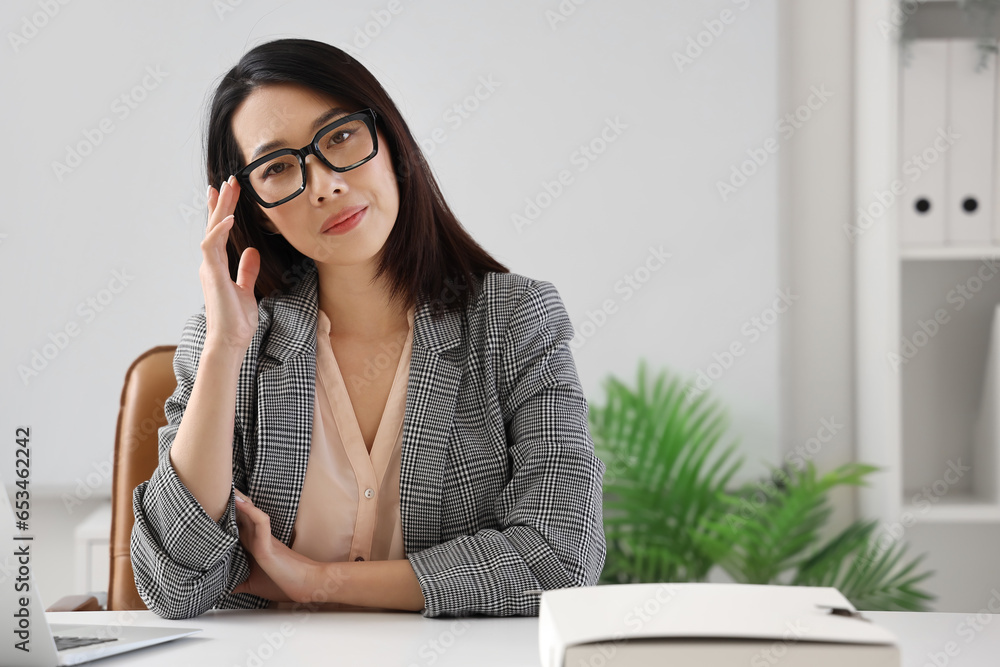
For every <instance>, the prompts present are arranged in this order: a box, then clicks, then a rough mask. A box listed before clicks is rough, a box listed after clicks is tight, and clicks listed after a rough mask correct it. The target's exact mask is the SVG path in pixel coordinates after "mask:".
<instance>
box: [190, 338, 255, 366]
mask: <svg viewBox="0 0 1000 667" xmlns="http://www.w3.org/2000/svg"><path fill="white" fill-rule="evenodd" d="M246 353H247V348H242V349H241V348H239V347H233V346H232V345H227V344H225V343H221V342H219V341H216V340H212V339H206V340H205V345H204V346H203V347H202V351H201V358H202V361H208V362H210V363H213V364H220V365H223V366H225V367H227V368H231V369H232V368H235V369H239V367H240V366H241V365H242V364H243V357H245V356H246Z"/></svg>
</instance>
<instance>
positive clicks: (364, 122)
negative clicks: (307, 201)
mask: <svg viewBox="0 0 1000 667" xmlns="http://www.w3.org/2000/svg"><path fill="white" fill-rule="evenodd" d="M375 116H376V114H375V111H374V110H373V109H362V110H361V111H356V112H354V113H351V114H348V115H347V116H343V117H341V118H338V119H337V120H335V121H333V122H332V123H330V124H329V125H327V126H326V127H323V128H322V129H320V131H319V132H317V133H316V136H315V137H313V140H312V142H310V144H309V145H308V146H303V147H302V148H300V149H298V150H295V149H294V148H282V149H281V150H277V151H274V152H273V153H268V154H267V155H265V156H263V157H260V158H257V159H256V160H254V161H253V162H251V163H250V164H248V165H247V166H245V167H244V168H243V169H240V170H239V171H237V172H236V180H237V181H238V182H239V184H240V186H241V187H243V188H245V189H246V191H247V192H249V193H250V196H251V197H253V199H254V200H255V201H256V202H257V203H258V204H260V205H261V206H263V207H265V208H273V207H275V206H278V205H279V204H284V203H285V202H286V201H288V200H289V199H294V198H295V197H297V196H298V195H300V194H302V192H303V191H304V190H305V189H306V156H307V155H310V154H311V155H315V156H316V157H317V158H318V159H319V160H320V161H321V162H322V163H323V164H325V165H326V166H327V167H329V168H330V169H333V170H334V171H337V172H345V171H350V170H351V169H354V168H355V167H360V166H361V165H363V164H364V163H365V162H368V160H371V159H372V158H373V157H375V155H376V154H377V153H378V133H377V132H376V131H375Z"/></svg>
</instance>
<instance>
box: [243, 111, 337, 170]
mask: <svg viewBox="0 0 1000 667" xmlns="http://www.w3.org/2000/svg"><path fill="white" fill-rule="evenodd" d="M346 113H348V112H347V110H346V109H341V108H340V107H334V108H332V109H330V110H329V111H327V112H325V113H323V114H322V115H320V117H319V118H317V119H316V120H314V121H313V124H312V131H313V132H318V131H319V128H321V127H323V126H324V125H326V123H327V122H328V121H330V120H332V119H333V118H334V117H336V116H339V115H341V114H346ZM287 143H288V142H287V141H284V140H283V139H275V140H274V141H268V142H267V143H265V144H261V145H260V146H258V147H257V148H256V149H255V150H254V152H253V155H251V156H250V160H249V161H248V164H249V163H250V162H253V161H254V160H256V159H257V158H258V157H259V156H261V155H263V154H264V153H266V152H268V151H271V150H274V149H276V148H281V147H282V146H284V145H285V144H287Z"/></svg>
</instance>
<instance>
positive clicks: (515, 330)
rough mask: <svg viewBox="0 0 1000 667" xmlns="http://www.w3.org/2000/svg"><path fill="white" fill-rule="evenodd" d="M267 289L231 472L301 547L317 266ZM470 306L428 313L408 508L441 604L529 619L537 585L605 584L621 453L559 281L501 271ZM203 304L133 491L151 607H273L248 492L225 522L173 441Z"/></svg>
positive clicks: (421, 318)
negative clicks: (275, 291)
mask: <svg viewBox="0 0 1000 667" xmlns="http://www.w3.org/2000/svg"><path fill="white" fill-rule="evenodd" d="M305 266H306V267H307V270H306V272H305V273H304V274H302V276H301V278H300V279H298V282H297V283H296V284H295V285H293V287H292V288H291V289H289V290H287V291H286V293H285V294H283V295H279V296H273V297H266V298H263V299H261V301H260V303H259V311H258V314H259V319H258V326H257V332H256V334H255V335H254V337H253V340H252V341H251V343H250V347H249V348H248V350H247V353H246V356H245V357H244V359H243V363H242V366H241V368H240V372H239V380H238V387H237V393H236V416H235V424H234V429H233V485H234V486H235V487H237V488H239V489H240V490H241V491H245V493H246V494H247V495H248V496H249V497H250V498H251V499H252V500H253V502H254V504H255V505H256V506H257V507H259V508H261V509H262V510H264V511H265V512H267V514H268V515H269V516H270V519H271V531H272V533H273V534H274V536H275V537H276V538H278V539H279V540H281V541H282V542H283V543H285V544H286V545H288V544H290V537H291V532H292V527H293V525H294V523H295V514H296V509H297V507H298V502H299V493H300V491H301V488H302V482H303V480H304V478H305V473H306V466H307V463H308V460H309V447H310V442H311V439H312V420H313V414H312V413H313V404H314V398H315V395H314V392H315V390H316V322H317V312H318V294H319V292H318V281H317V278H318V274H317V271H316V267H315V264H314V263H313V262H312V261H311V260H306V263H305ZM475 288H476V289H475V290H474V292H473V298H471V299H470V304H469V307H468V308H467V309H465V310H464V311H456V310H451V311H448V312H447V313H446V314H445V315H443V316H442V317H440V318H434V317H432V314H431V311H430V303H429V302H424V303H422V304H419V305H418V307H417V308H416V310H415V313H414V320H413V345H412V356H411V362H410V374H409V380H408V384H407V393H406V407H405V413H404V419H403V439H402V452H401V464H400V466H401V467H400V483H399V484H400V488H399V495H400V514H401V516H400V518H401V523H402V532H403V541H404V548H405V552H406V557H407V559H408V560H409V562H410V564H411V565H412V567H413V570H414V572H415V573H416V575H417V579H418V581H419V582H420V588H421V590H422V591H423V595H424V599H425V607H424V609H423V610H422V611H421V613H422V614H423V615H424V616H425V617H437V616H470V615H476V614H481V615H487V616H518V615H521V616H531V615H537V614H538V608H539V598H538V596H537V594H530V593H526V592H525V591H528V590H532V589H543V590H547V589H552V588H565V587H569V586H590V585H594V584H596V583H597V579H598V577H599V576H600V573H601V569H602V568H603V567H604V559H605V555H606V545H605V538H604V526H603V520H602V502H601V501H602V480H603V476H604V472H605V469H606V467H605V464H604V462H603V461H601V460H600V459H599V458H598V457H597V456H596V455H595V453H594V443H593V440H592V439H591V436H590V432H589V428H588V406H587V401H586V399H585V397H584V395H583V391H582V389H581V386H580V381H579V378H578V376H577V371H576V365H575V362H574V360H573V356H572V353H571V351H570V348H569V341H570V339H571V338H572V337H573V326H572V324H571V323H570V320H569V317H568V315H567V313H566V310H565V306H564V305H563V302H562V299H561V297H560V296H559V293H558V292H557V291H556V289H555V287H553V285H552V284H551V283H548V282H545V281H541V280H533V279H530V278H526V277H524V276H521V275H517V274H513V273H497V272H488V273H486V274H485V275H484V276H483V278H482V279H481V280H477V281H476V282H475ZM205 337H206V321H205V309H204V306H203V307H202V310H201V312H199V313H196V314H195V315H193V316H191V317H190V318H189V319H188V320H187V322H186V324H185V326H184V329H183V333H182V335H181V339H180V342H179V343H178V346H177V351H176V353H175V355H174V360H173V367H174V373H175V374H176V376H177V389H176V390H175V391H174V393H173V394H172V395H171V396H170V397H169V398H168V399H167V401H166V403H165V404H164V412H165V415H166V417H167V421H168V424H167V425H166V426H164V427H162V428H161V429H160V430H159V432H158V441H159V460H158V465H157V468H156V470H155V471H154V472H153V475H152V477H151V478H150V479H149V480H148V481H146V482H143V483H141V484H139V485H138V486H137V487H136V488H135V490H134V491H133V497H132V503H133V511H134V513H135V525H134V527H133V529H132V534H131V558H132V566H133V569H134V573H135V584H136V587H137V589H138V591H139V595H140V596H141V597H142V599H143V601H145V603H146V605H147V606H148V607H149V608H150V609H151V610H153V611H155V612H156V613H157V614H159V615H160V616H163V617H166V618H190V617H194V616H197V615H199V614H201V613H203V612H205V611H206V610H208V609H210V608H244V609H249V608H262V607H266V606H267V605H268V604H269V603H268V600H266V599H264V598H261V597H258V596H255V595H251V594H249V593H238V594H233V593H232V592H231V591H232V590H233V588H234V587H235V586H236V585H237V584H238V583H240V582H241V581H243V580H244V579H246V577H247V576H248V575H249V566H248V563H247V559H246V552H245V551H244V549H243V547H242V545H241V543H240V541H239V537H238V535H239V533H238V529H237V526H236V508H235V497H234V494H233V493H232V492H231V493H230V498H229V504H228V506H227V507H226V511H225V514H224V515H223V516H222V518H221V519H220V520H219V521H218V522H215V521H213V520H212V518H211V517H210V516H209V515H208V514H207V513H206V512H205V510H204V509H203V508H202V506H201V505H200V503H199V502H198V501H197V499H196V498H195V497H194V496H193V495H192V494H191V492H190V491H189V490H188V489H187V487H185V486H184V484H183V483H182V482H181V481H180V479H179V478H178V477H177V474H176V472H175V470H174V468H173V466H172V465H171V463H170V458H169V455H168V454H169V450H170V446H171V444H172V443H173V440H174V437H175V435H176V434H177V428H178V426H179V424H180V422H181V419H182V417H183V416H184V409H185V406H186V405H187V402H188V398H189V397H190V395H191V390H192V388H193V386H194V381H195V375H196V373H197V369H198V361H199V359H200V357H201V352H202V348H203V346H204V343H205Z"/></svg>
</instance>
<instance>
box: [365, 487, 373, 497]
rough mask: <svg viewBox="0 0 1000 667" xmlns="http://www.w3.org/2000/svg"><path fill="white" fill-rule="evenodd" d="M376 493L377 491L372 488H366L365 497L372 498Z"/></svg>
mask: <svg viewBox="0 0 1000 667" xmlns="http://www.w3.org/2000/svg"><path fill="white" fill-rule="evenodd" d="M374 495H375V491H373V490H372V489H365V498H371V497H372V496H374Z"/></svg>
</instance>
